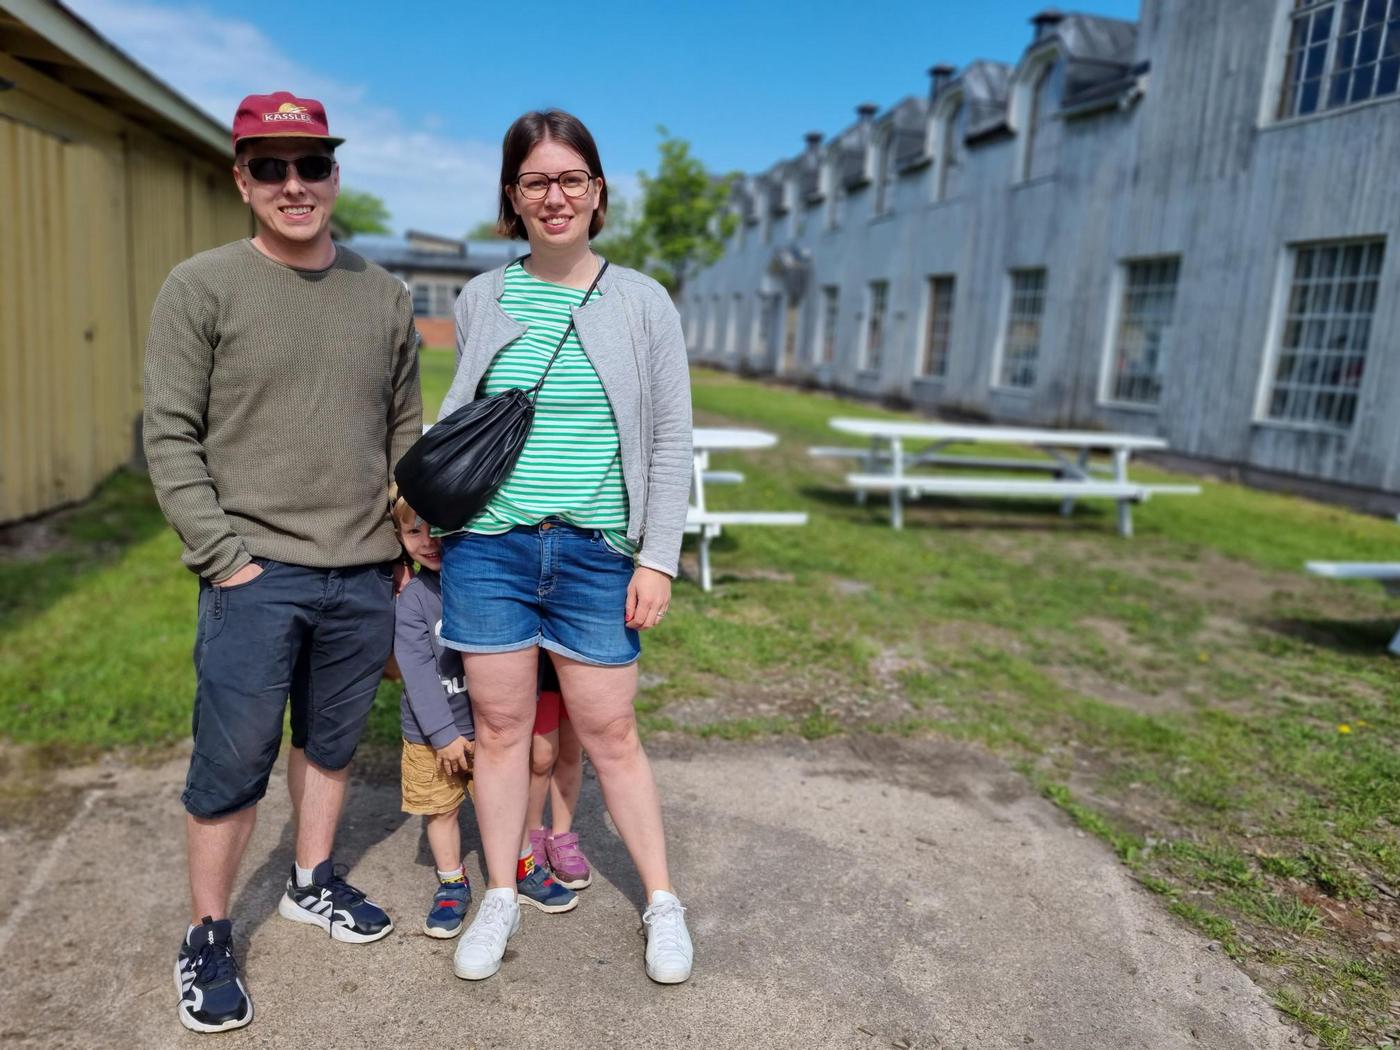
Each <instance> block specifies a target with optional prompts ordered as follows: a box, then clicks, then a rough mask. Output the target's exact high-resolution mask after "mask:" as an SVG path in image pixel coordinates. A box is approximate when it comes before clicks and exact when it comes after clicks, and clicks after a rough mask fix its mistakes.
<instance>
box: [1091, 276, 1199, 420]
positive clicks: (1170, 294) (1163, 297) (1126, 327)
mask: <svg viewBox="0 0 1400 1050" xmlns="http://www.w3.org/2000/svg"><path fill="white" fill-rule="evenodd" d="M1180 270H1181V260H1180V259H1178V258H1176V257H1171V258H1162V259H1138V260H1134V261H1131V262H1127V263H1125V264H1124V265H1123V271H1122V277H1123V296H1122V298H1121V299H1120V300H1119V305H1118V325H1117V331H1116V333H1115V335H1114V343H1113V370H1112V374H1111V375H1110V378H1109V387H1108V391H1107V394H1108V397H1109V399H1110V400H1112V401H1126V402H1130V403H1132V404H1139V405H1155V404H1157V402H1158V401H1159V400H1161V397H1162V373H1163V371H1164V367H1165V363H1166V358H1167V353H1168V351H1169V349H1170V346H1171V331H1172V319H1173V316H1174V314H1175V311H1176V281H1177V276H1178V274H1179V273H1180Z"/></svg>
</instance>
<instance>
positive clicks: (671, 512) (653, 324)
mask: <svg viewBox="0 0 1400 1050" xmlns="http://www.w3.org/2000/svg"><path fill="white" fill-rule="evenodd" d="M504 275H505V267H501V268H500V269H497V270H491V271H489V272H487V273H483V274H481V275H480V276H478V277H474V278H473V279H472V280H471V281H470V282H469V283H468V284H467V286H466V287H465V288H463V289H462V294H461V295H460V296H458V298H457V305H456V307H455V308H454V310H453V313H454V314H455V316H456V321H457V373H456V375H455V376H454V377H453V379H452V386H451V387H450V388H449V389H448V391H447V397H446V398H444V400H443V402H442V409H441V411H440V412H439V413H438V418H439V419H442V418H444V417H445V416H447V415H448V414H449V413H451V412H452V411H454V410H455V409H457V408H460V407H461V406H462V405H464V404H466V403H467V402H468V401H472V400H474V399H475V398H476V396H477V388H478V387H479V386H480V385H481V379H482V376H484V375H485V374H486V369H487V368H488V367H489V366H490V364H491V362H492V360H494V359H495V357H496V355H497V354H498V353H499V352H500V351H501V350H502V349H503V348H504V347H505V346H506V345H507V344H509V343H510V342H512V341H513V340H515V339H518V338H519V337H520V336H521V335H523V334H524V333H525V330H526V326H525V325H522V324H520V323H519V322H517V321H515V320H513V319H512V318H511V317H510V316H508V315H507V314H506V312H505V311H504V310H502V309H501V304H500V298H501V294H502V292H503V290H504V288H505V276H504ZM572 312H573V317H574V330H575V331H576V332H577V333H578V339H579V344H580V345H581V346H582V347H583V352H584V353H585V354H586V355H587V356H588V359H589V361H590V362H592V364H593V368H594V369H595V370H596V371H597V373H598V378H599V379H600V380H601V381H602V383H603V389H604V391H606V392H607V395H608V401H609V402H610V403H611V405H612V411H613V419H614V420H615V421H616V423H617V433H618V439H619V442H620V444H621V449H622V477H623V481H624V483H625V484H626V486H627V504H628V513H627V538H628V539H630V540H632V541H633V542H634V543H638V544H640V548H641V549H640V551H639V553H638V557H637V560H638V562H639V563H640V564H642V565H645V566H647V567H649V568H652V569H657V570H659V571H661V572H664V573H666V574H667V575H668V576H675V575H676V571H677V568H678V566H679V563H680V548H681V534H682V533H683V532H684V530H685V515H686V508H687V507H688V506H689V503H690V474H691V465H692V462H691V415H690V372H689V370H688V368H687V363H686V354H685V338H684V336H683V335H682V333H681V320H680V315H679V314H678V313H677V312H676V308H675V306H674V305H673V304H672V302H671V298H670V296H669V295H667V294H666V290H665V289H664V288H662V287H661V285H659V284H657V283H656V282H655V281H653V280H652V279H651V278H650V277H647V276H646V275H644V274H641V273H638V272H637V271H636V270H630V269H628V268H627V267H625V266H609V267H608V269H607V272H606V273H604V274H603V278H602V280H601V281H600V282H599V283H598V294H596V295H595V296H594V297H593V298H592V299H590V300H589V301H588V303H587V304H586V305H585V306H582V307H574V308H573V311H572Z"/></svg>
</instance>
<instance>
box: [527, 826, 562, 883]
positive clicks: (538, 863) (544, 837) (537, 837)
mask: <svg viewBox="0 0 1400 1050" xmlns="http://www.w3.org/2000/svg"><path fill="white" fill-rule="evenodd" d="M526 834H527V835H529V836H530V853H531V854H533V856H534V858H535V867H537V868H541V869H543V870H544V871H549V858H548V857H547V856H546V855H545V853H546V844H547V843H548V842H549V832H547V831H545V830H544V828H529V829H528V830H527V831H526ZM555 881H558V880H557V879H556V880H555Z"/></svg>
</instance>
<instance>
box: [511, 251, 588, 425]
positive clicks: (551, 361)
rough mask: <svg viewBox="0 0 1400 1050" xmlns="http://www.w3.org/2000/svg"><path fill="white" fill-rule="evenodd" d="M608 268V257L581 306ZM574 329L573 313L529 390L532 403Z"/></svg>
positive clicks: (585, 294) (584, 296)
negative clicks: (542, 371)
mask: <svg viewBox="0 0 1400 1050" xmlns="http://www.w3.org/2000/svg"><path fill="white" fill-rule="evenodd" d="M522 266H523V264H522ZM607 269H608V262H607V260H606V259H604V260H603V265H602V266H600V267H598V272H597V273H596V274H595V275H594V277H593V283H592V284H590V285H589V286H588V291H586V292H584V293H583V302H581V303H579V306H580V307H584V306H587V305H588V300H589V298H590V297H591V296H592V295H593V289H595V288H597V287H598V282H599V281H601V280H602V279H603V274H604V273H606V272H607ZM573 330H574V319H573V316H572V313H571V314H570V317H569V325H568V327H567V328H565V329H564V334H563V335H561V336H560V337H559V345H558V346H556V347H555V348H554V353H552V354H550V355H549V364H547V365H545V366H544V373H543V374H542V375H541V376H540V378H539V380H538V382H536V383H535V385H534V386H532V387H531V388H530V390H529V396H530V401H531V403H533V402H534V401H535V399H536V398H538V397H539V396H540V388H541V387H543V386H544V379H545V376H547V375H549V370H550V369H551V368H553V367H554V359H555V358H556V357H558V356H559V351H560V350H563V349H564V344H565V343H566V342H568V340H569V333H570V332H572V331H573Z"/></svg>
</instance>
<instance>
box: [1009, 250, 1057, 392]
mask: <svg viewBox="0 0 1400 1050" xmlns="http://www.w3.org/2000/svg"><path fill="white" fill-rule="evenodd" d="M1044 315H1045V271H1044V270H1043V269H1036V270H1012V271H1011V300H1010V302H1009V303H1008V304H1007V311H1006V335H1005V337H1004V338H1003V340H1002V347H1001V368H1000V369H999V373H998V375H997V382H998V383H999V384H1000V385H1001V386H1009V387H1020V388H1026V387H1033V386H1035V378H1036V362H1037V359H1038V358H1039V356H1040V326H1041V318H1042V317H1043V316H1044Z"/></svg>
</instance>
